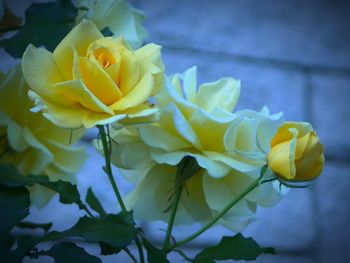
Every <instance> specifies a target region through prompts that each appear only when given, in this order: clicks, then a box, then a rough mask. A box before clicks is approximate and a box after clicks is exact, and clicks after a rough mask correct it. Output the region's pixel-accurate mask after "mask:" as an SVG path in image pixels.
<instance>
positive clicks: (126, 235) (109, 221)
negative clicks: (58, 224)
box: [45, 214, 137, 249]
mask: <svg viewBox="0 0 350 263" xmlns="http://www.w3.org/2000/svg"><path fill="white" fill-rule="evenodd" d="M136 234H137V229H135V227H134V224H131V223H130V222H129V221H127V220H126V219H125V215H123V214H118V215H114V214H108V215H106V216H105V217H101V218H89V217H87V216H84V217H82V218H80V219H79V221H78V222H77V223H76V224H75V225H74V226H73V227H72V228H70V229H68V230H66V231H64V232H62V233H58V232H50V233H48V234H47V235H46V237H45V240H50V239H57V238H63V237H74V236H79V237H82V238H84V239H85V240H87V241H88V242H94V243H98V242H105V243H107V244H109V245H111V246H112V247H115V248H120V249H121V248H123V247H126V246H127V245H129V244H130V243H131V241H132V240H133V239H134V238H135V236H136Z"/></svg>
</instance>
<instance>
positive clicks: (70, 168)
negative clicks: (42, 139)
mask: <svg viewBox="0 0 350 263" xmlns="http://www.w3.org/2000/svg"><path fill="white" fill-rule="evenodd" d="M46 147H47V149H48V150H49V151H50V152H51V153H52V155H53V156H54V160H53V163H52V164H51V165H54V166H55V168H57V169H59V171H60V172H61V174H62V173H77V172H78V171H79V169H80V168H81V166H82V165H83V164H84V162H85V160H86V158H87V155H86V153H85V150H84V148H83V147H80V148H73V147H71V146H66V145H63V144H61V143H58V142H56V141H52V140H47V141H46ZM50 179H52V178H50Z"/></svg>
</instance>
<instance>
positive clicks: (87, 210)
mask: <svg viewBox="0 0 350 263" xmlns="http://www.w3.org/2000/svg"><path fill="white" fill-rule="evenodd" d="M82 209H83V210H84V211H85V212H86V213H87V214H88V215H89V216H90V217H95V216H94V215H93V214H92V213H91V212H90V210H89V208H87V206H86V205H83V207H82Z"/></svg>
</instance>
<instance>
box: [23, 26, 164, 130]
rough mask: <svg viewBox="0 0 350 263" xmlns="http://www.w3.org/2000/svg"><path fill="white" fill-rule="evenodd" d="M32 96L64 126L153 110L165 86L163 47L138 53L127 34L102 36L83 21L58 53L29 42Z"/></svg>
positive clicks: (26, 60) (26, 67) (26, 58)
mask: <svg viewBox="0 0 350 263" xmlns="http://www.w3.org/2000/svg"><path fill="white" fill-rule="evenodd" d="M22 69H23V74H24V78H25V79H26V81H27V82H28V84H29V87H30V88H31V89H32V90H31V91H30V92H29V96H30V97H31V99H32V100H34V101H35V104H36V105H37V107H36V110H43V112H44V116H45V117H46V118H48V119H49V120H51V121H52V122H53V123H55V124H56V125H58V126H61V127H64V128H78V127H81V126H85V127H86V128H91V127H93V126H95V125H103V124H109V123H112V122H115V121H120V120H122V119H125V118H133V117H136V118H140V117H144V116H148V115H151V114H153V113H154V112H155V111H156V110H155V109H152V108H151V107H150V106H149V103H148V102H147V100H148V98H149V97H150V96H152V95H154V94H156V93H157V92H158V91H159V89H160V88H161V87H162V85H163V65H162V61H161V56H160V47H159V46H157V45H154V44H148V45H146V46H144V47H142V48H140V49H138V50H136V51H135V52H134V51H133V50H132V49H131V48H130V47H129V46H128V45H127V44H126V43H125V42H124V41H123V39H122V38H117V39H115V38H112V37H103V35H102V34H101V33H100V31H99V30H98V29H97V27H96V26H95V25H94V24H93V23H92V22H89V21H86V20H83V21H82V22H81V23H80V24H79V25H77V26H76V27H75V28H74V29H73V30H72V31H71V32H70V33H69V34H68V35H67V36H66V37H65V38H64V39H63V40H62V41H61V43H60V44H59V45H58V46H57V47H56V49H55V50H54V52H53V53H51V52H49V51H47V50H45V49H43V48H35V47H34V46H32V45H30V46H28V47H27V49H26V51H25V52H24V55H23V60H22Z"/></svg>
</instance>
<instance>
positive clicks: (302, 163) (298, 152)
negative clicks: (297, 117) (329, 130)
mask: <svg viewBox="0 0 350 263" xmlns="http://www.w3.org/2000/svg"><path fill="white" fill-rule="evenodd" d="M268 163H269V166H270V168H271V169H272V170H273V171H274V172H275V173H276V174H277V176H279V177H281V178H282V179H283V180H288V181H305V180H312V179H314V178H316V177H318V176H319V175H320V174H321V172H322V169H323V163H324V154H323V146H322V144H321V143H320V140H319V138H318V137H317V135H316V133H315V131H314V130H313V128H312V126H311V125H310V124H309V123H304V122H286V123H284V124H283V125H282V126H281V127H280V128H279V129H278V130H277V132H276V134H275V136H274V137H273V139H272V141H271V150H270V152H269V154H268Z"/></svg>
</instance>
